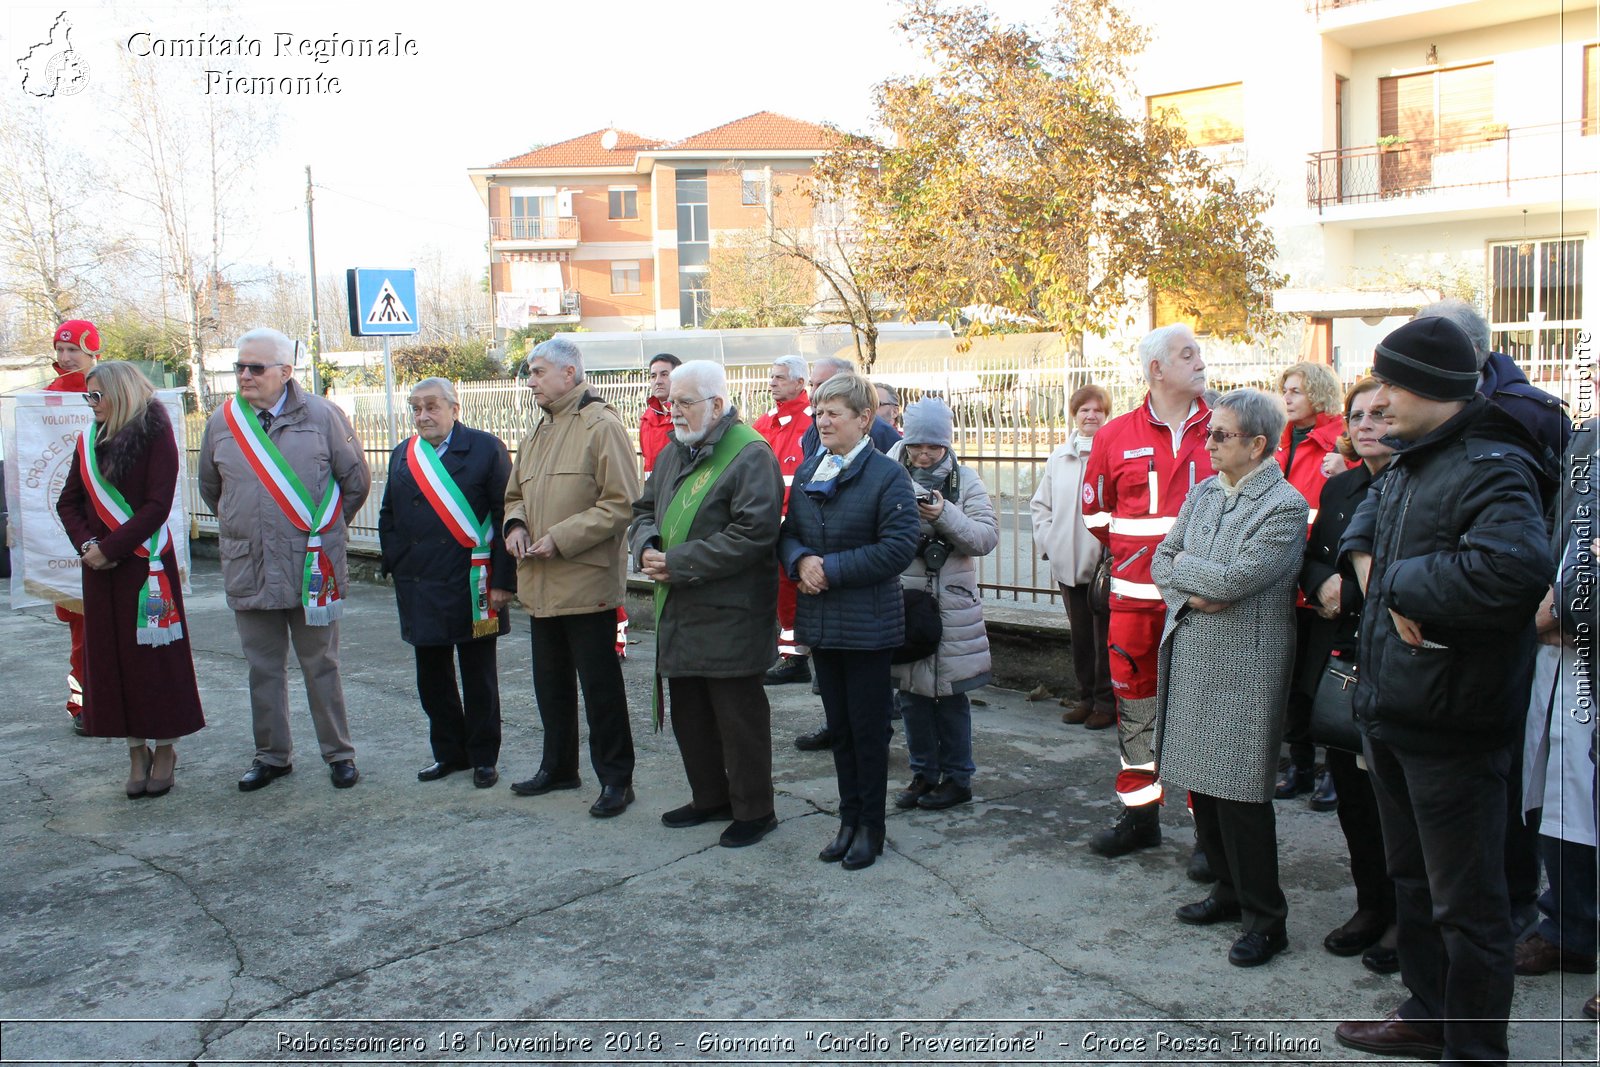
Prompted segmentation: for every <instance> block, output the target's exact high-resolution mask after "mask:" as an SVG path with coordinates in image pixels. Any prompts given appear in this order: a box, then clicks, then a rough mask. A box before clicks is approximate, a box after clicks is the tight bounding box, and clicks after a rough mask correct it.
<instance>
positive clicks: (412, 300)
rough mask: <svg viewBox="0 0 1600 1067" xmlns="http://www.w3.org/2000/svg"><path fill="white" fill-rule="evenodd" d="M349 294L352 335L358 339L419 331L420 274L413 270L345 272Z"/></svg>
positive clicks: (356, 269)
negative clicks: (418, 277) (418, 284)
mask: <svg viewBox="0 0 1600 1067" xmlns="http://www.w3.org/2000/svg"><path fill="white" fill-rule="evenodd" d="M345 281H346V284H347V286H348V288H349V292H350V333H351V335H352V336H355V337H384V336H404V335H410V334H415V333H416V332H417V272H416V271H415V270H412V269H410V268H403V269H398V270H368V269H364V268H360V267H353V268H351V269H350V270H348V271H346V272H345Z"/></svg>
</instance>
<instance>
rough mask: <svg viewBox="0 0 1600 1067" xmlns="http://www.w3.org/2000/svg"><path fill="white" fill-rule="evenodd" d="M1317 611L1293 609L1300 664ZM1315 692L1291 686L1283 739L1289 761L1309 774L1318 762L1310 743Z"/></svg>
mask: <svg viewBox="0 0 1600 1067" xmlns="http://www.w3.org/2000/svg"><path fill="white" fill-rule="evenodd" d="M1316 617H1317V613H1316V612H1315V611H1313V610H1312V609H1310V608H1295V609H1294V635H1295V644H1294V649H1295V651H1294V655H1295V662H1296V664H1298V663H1299V662H1300V660H1301V658H1302V657H1303V656H1305V654H1306V640H1307V635H1308V633H1309V631H1310V629H1311V623H1312V621H1313V620H1315V619H1316ZM1312 699H1313V694H1311V693H1302V692H1301V691H1300V689H1299V687H1297V686H1291V687H1290V689H1289V702H1288V708H1287V711H1286V713H1285V715H1284V718H1283V739H1284V741H1286V742H1288V745H1289V762H1290V763H1292V764H1294V765H1295V766H1296V767H1299V768H1300V770H1301V771H1303V772H1305V773H1306V774H1310V773H1311V771H1312V769H1313V768H1314V767H1315V766H1316V763H1317V746H1316V745H1314V744H1312V743H1311V703H1312Z"/></svg>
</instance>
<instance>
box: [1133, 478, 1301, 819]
mask: <svg viewBox="0 0 1600 1067" xmlns="http://www.w3.org/2000/svg"><path fill="white" fill-rule="evenodd" d="M1307 510H1308V509H1307V505H1306V501H1305V497H1303V496H1301V495H1300V493H1299V491H1297V490H1296V489H1295V488H1294V487H1293V486H1292V485H1290V484H1289V483H1288V482H1287V481H1285V480H1284V477H1283V471H1282V470H1280V469H1279V467H1278V465H1277V464H1276V463H1274V462H1273V460H1272V457H1271V456H1268V457H1267V458H1266V460H1265V461H1264V462H1263V463H1262V464H1261V466H1260V467H1258V468H1256V469H1255V470H1254V471H1252V472H1251V473H1250V474H1249V475H1247V476H1246V477H1245V478H1244V480H1243V481H1241V482H1240V483H1239V488H1238V492H1237V493H1229V492H1227V491H1226V490H1225V489H1224V488H1223V485H1222V483H1221V482H1220V481H1219V480H1218V477H1217V476H1213V477H1211V478H1207V479H1206V480H1205V481H1203V482H1201V483H1200V484H1199V485H1197V486H1195V487H1194V488H1193V489H1191V490H1190V491H1189V495H1188V497H1187V498H1186V499H1185V500H1184V502H1183V507H1182V509H1181V510H1179V512H1178V517H1177V519H1176V521H1175V522H1174V523H1173V526H1172V530H1171V531H1170V532H1169V533H1168V534H1167V536H1166V538H1165V539H1164V540H1163V541H1162V542H1161V544H1160V545H1159V546H1158V547H1157V548H1156V554H1155V559H1154V560H1153V561H1152V562H1151V564H1150V579H1151V581H1153V582H1154V583H1155V584H1156V585H1157V586H1159V587H1160V589H1161V595H1162V598H1163V599H1164V600H1165V601H1166V602H1167V621H1166V625H1165V627H1164V628H1163V630H1162V633H1161V652H1160V666H1159V668H1158V671H1159V673H1158V675H1157V691H1156V698H1157V701H1158V708H1159V711H1158V718H1157V720H1156V740H1155V755H1156V771H1157V773H1158V774H1159V775H1160V776H1161V778H1162V780H1163V781H1164V782H1166V783H1167V784H1168V785H1169V786H1175V787H1178V788H1181V789H1189V790H1192V791H1194V792H1197V793H1204V794H1206V795H1207V796H1212V797H1218V798H1221V799H1223V800H1236V801H1241V802H1246V803H1256V802H1267V801H1270V800H1271V799H1272V790H1273V786H1274V784H1275V783H1276V780H1277V774H1278V748H1279V745H1280V744H1281V743H1282V741H1283V717H1284V706H1285V702H1286V701H1287V699H1288V695H1289V681H1290V678H1291V675H1292V673H1293V669H1294V648H1295V619H1294V588H1295V581H1296V579H1297V578H1298V577H1299V574H1300V561H1301V557H1302V556H1303V555H1304V553H1305V543H1306V515H1307ZM1180 553H1181V554H1182V558H1181V559H1180V558H1179V554H1180ZM1191 595H1197V596H1201V597H1204V598H1205V599H1207V600H1215V601H1223V602H1226V604H1227V605H1228V606H1227V607H1225V608H1223V609H1222V610H1221V611H1218V612H1215V613H1210V614H1208V613H1206V612H1202V611H1196V610H1193V609H1192V608H1190V607H1189V603H1188V601H1189V597H1190V596H1191Z"/></svg>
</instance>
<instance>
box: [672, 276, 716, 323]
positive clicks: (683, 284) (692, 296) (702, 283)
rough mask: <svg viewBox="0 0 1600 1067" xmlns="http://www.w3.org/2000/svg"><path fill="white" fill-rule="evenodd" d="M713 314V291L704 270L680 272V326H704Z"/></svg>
mask: <svg viewBox="0 0 1600 1067" xmlns="http://www.w3.org/2000/svg"><path fill="white" fill-rule="evenodd" d="M710 314H711V291H710V290H709V289H707V288H706V274H705V271H703V270H680V271H679V272H678V325H680V326H703V325H705V321H706V318H707V317H708V316H709V315H710Z"/></svg>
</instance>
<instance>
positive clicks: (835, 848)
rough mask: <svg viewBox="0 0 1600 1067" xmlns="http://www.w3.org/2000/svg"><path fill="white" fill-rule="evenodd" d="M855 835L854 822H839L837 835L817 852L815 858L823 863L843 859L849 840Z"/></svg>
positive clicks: (847, 849)
mask: <svg viewBox="0 0 1600 1067" xmlns="http://www.w3.org/2000/svg"><path fill="white" fill-rule="evenodd" d="M855 836H856V824H855V823H850V822H842V823H840V824H839V833H838V836H836V837H835V838H834V839H833V841H832V842H831V843H830V844H829V845H828V847H827V848H825V849H823V850H822V851H821V852H818V853H817V859H819V860H821V861H822V862H823V863H838V862H839V861H840V860H842V859H844V854H845V853H846V852H848V851H850V842H851V840H852V839H853V838H854V837H855Z"/></svg>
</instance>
